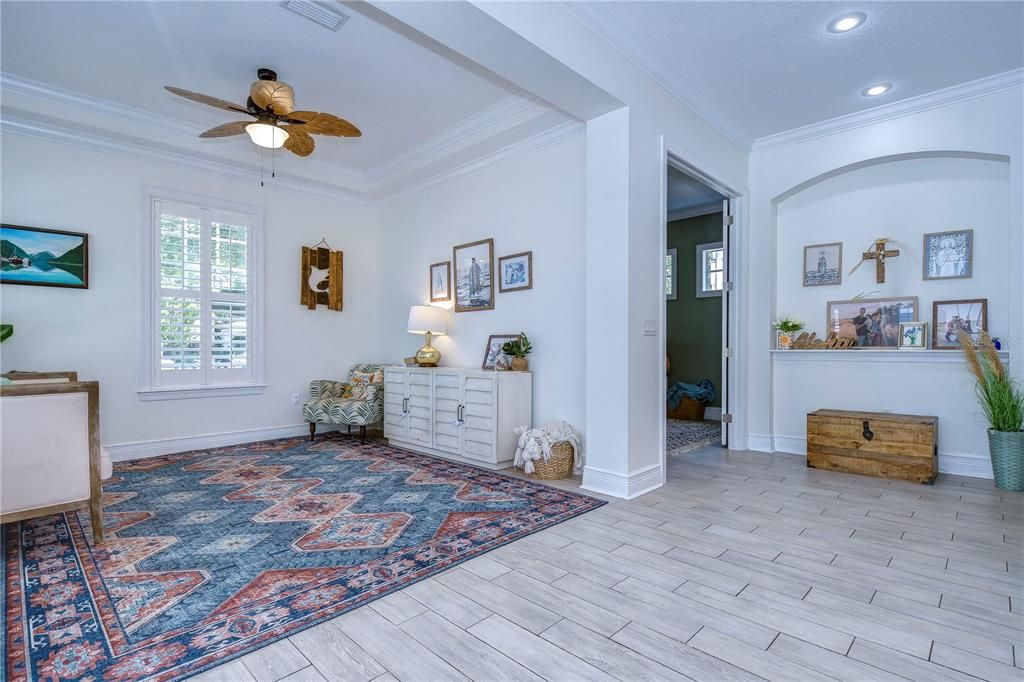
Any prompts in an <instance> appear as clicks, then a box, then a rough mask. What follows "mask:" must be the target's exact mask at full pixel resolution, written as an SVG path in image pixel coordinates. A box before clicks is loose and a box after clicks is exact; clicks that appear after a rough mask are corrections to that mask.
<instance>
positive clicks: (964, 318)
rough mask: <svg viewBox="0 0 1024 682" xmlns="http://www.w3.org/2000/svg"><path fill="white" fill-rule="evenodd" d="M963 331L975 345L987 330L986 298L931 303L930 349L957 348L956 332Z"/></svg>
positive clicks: (957, 338)
mask: <svg viewBox="0 0 1024 682" xmlns="http://www.w3.org/2000/svg"><path fill="white" fill-rule="evenodd" d="M960 331H964V332H967V335H968V336H970V337H971V341H972V342H973V343H974V345H975V346H977V345H978V342H979V341H980V340H981V332H985V331H988V299H987V298H965V299H962V300H959V301H934V302H933V303H932V349H933V350H959V348H960V340H959V337H958V334H957V332H960Z"/></svg>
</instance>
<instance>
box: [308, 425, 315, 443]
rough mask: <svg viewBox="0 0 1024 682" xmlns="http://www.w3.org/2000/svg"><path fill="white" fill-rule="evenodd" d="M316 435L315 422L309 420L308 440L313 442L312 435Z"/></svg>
mask: <svg viewBox="0 0 1024 682" xmlns="http://www.w3.org/2000/svg"><path fill="white" fill-rule="evenodd" d="M315 435H316V422H309V442H311V443H312V442H313V437H314V436H315Z"/></svg>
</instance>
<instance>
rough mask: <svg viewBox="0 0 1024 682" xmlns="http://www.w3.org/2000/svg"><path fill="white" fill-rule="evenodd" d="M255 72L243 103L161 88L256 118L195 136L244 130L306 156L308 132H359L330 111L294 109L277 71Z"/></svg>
mask: <svg viewBox="0 0 1024 682" xmlns="http://www.w3.org/2000/svg"><path fill="white" fill-rule="evenodd" d="M256 74H257V76H258V77H259V80H258V81H256V82H255V83H253V84H252V85H251V86H250V87H249V98H248V99H247V100H246V103H245V106H244V107H242V106H239V105H237V104H234V103H232V102H228V101H227V100H223V99H219V98H217V97H210V96H209V95H202V94H200V93H198V92H192V91H191V90H184V89H182V88H176V87H173V86H170V85H165V86H164V88H165V89H166V90H167V91H168V92H172V93H174V94H175V95H178V96H179V97H184V98H185V99H190V100H192V101H193V102H200V103H202V104H208V105H210V106H211V107H217V108H218V109H227V110H228V111H237V112H238V113H240V114H248V115H249V116H252V117H254V118H255V119H256V120H255V121H233V122H231V123H224V124H222V125H219V126H217V127H215V128H210V129H209V130H207V131H206V132H204V133H201V134H200V135H199V137H205V138H210V137H229V136H231V135H241V134H242V133H248V134H249V137H250V138H251V139H252V141H253V142H254V143H255V144H257V145H259V146H260V147H265V148H267V149H277V148H279V147H284V148H285V149H287V150H288V151H290V152H292V153H293V154H296V155H298V156H309V155H310V154H312V153H313V148H314V147H315V146H316V143H315V142H314V141H313V138H312V137H310V135H330V136H332V137H360V136H362V133H361V132H360V131H359V128H356V127H355V126H354V125H352V124H351V123H349V122H348V121H346V120H345V119H343V118H338V117H337V116H334V115H333V114H325V113H322V112H319V111H294V109H295V91H294V90H292V86H290V85H288V84H287V83H281V82H279V81H278V80H277V73H275V72H274V71H272V70H270V69H259V70H258V71H257V72H256Z"/></svg>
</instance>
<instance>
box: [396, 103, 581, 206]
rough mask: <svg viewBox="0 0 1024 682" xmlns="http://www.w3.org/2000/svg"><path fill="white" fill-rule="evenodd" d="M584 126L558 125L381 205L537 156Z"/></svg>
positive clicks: (577, 133)
mask: <svg viewBox="0 0 1024 682" xmlns="http://www.w3.org/2000/svg"><path fill="white" fill-rule="evenodd" d="M586 130H587V126H586V124H585V123H583V122H582V121H577V120H575V119H573V120H570V121H566V122H564V123H561V124H559V125H557V126H554V127H553V128H548V129H547V130H543V131H541V132H539V133H536V134H534V135H531V136H530V137H528V138H526V139H523V140H520V141H518V142H515V143H513V144H510V145H508V146H506V147H503V148H502V149H499V150H497V151H494V152H492V153H490V154H485V155H484V156H481V157H480V158H478V159H474V160H473V161H470V162H467V163H464V164H462V165H460V166H456V167H455V168H452V169H451V170H448V171H444V172H442V173H438V174H436V175H433V176H431V177H429V178H427V179H425V180H423V181H421V182H418V183H414V184H412V185H409V186H407V187H403V188H401V189H399V190H397V191H395V192H392V193H391V194H389V195H388V196H386V197H382V198H381V200H380V201H381V203H382V204H390V203H395V202H399V201H402V200H404V199H407V198H409V197H411V196H413V195H414V194H418V193H420V192H423V191H425V190H428V189H436V188H437V187H440V186H442V185H447V184H451V183H453V182H456V181H458V180H462V179H463V178H467V177H469V176H471V175H476V174H477V173H482V172H484V171H487V170H490V169H491V168H494V167H496V166H500V165H502V164H505V163H509V162H510V161H515V160H516V159H519V158H522V157H524V156H527V155H529V154H533V153H534V152H539V151H541V150H543V149H547V148H548V147H552V146H554V145H556V144H560V143H562V142H565V141H567V140H571V139H572V138H574V137H578V136H580V135H582V134H584V133H585V132H586Z"/></svg>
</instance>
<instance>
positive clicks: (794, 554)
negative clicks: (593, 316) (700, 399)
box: [194, 447, 1024, 682]
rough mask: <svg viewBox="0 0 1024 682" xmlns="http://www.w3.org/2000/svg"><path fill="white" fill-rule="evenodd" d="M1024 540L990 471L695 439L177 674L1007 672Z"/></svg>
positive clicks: (821, 676) (1023, 637)
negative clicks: (490, 542) (583, 506)
mask: <svg viewBox="0 0 1024 682" xmlns="http://www.w3.org/2000/svg"><path fill="white" fill-rule="evenodd" d="M562 485H565V486H572V485H578V481H576V482H564V483H562ZM1022 543H1024V496H1022V495H1021V494H1020V493H1007V492H1003V491H999V490H996V489H995V487H994V486H993V485H992V483H991V482H990V481H982V480H978V479H970V478H958V477H953V476H940V478H939V480H938V481H937V482H936V484H935V486H923V485H917V484H911V483H903V482H898V481H886V480H880V479H873V478H867V477H861V476H852V475H846V474H840V473H834V472H825V471H818V470H814V469H807V468H806V467H805V466H804V460H803V458H802V457H795V456H791V455H774V456H771V455H765V454H759V453H749V452H730V451H726V450H723V449H721V448H718V447H708V448H703V449H701V450H699V451H696V452H693V453H689V454H686V455H682V456H678V457H673V458H671V460H670V464H669V483H668V485H666V486H665V487H664V488H662V489H660V490H657V491H655V492H653V493H650V494H648V495H644V496H643V497H640V498H638V499H636V500H631V501H628V502H624V501H614V502H612V503H610V504H608V505H606V506H605V507H602V508H601V509H599V510H596V511H594V512H591V513H589V514H586V515H584V516H581V517H578V518H576V519H573V520H572V521H569V522H567V523H563V524H561V525H559V526H556V527H554V528H550V529H547V530H545V531H542V532H540V533H536V534H534V535H532V536H530V537H527V538H524V539H522V540H519V541H517V542H515V543H512V544H510V545H507V546H505V547H503V548H500V549H498V550H495V551H493V552H490V553H489V554H486V555H484V556H481V557H478V558H476V559H473V560H470V561H468V562H466V563H464V564H461V565H460V566H457V567H455V568H453V569H451V570H449V571H447V572H445V573H442V574H439V575H437V576H435V577H433V578H430V579H428V580H424V581H422V582H420V583H417V584H415V585H412V586H410V587H407V588H405V589H403V590H402V591H400V592H396V593H394V594H391V595H389V596H387V597H385V598H383V599H380V600H378V601H376V602H374V603H373V604H370V605H368V606H364V607H362V608H359V609H357V610H355V611H352V612H349V613H347V614H345V615H343V616H340V617H339V618H336V619H334V620H332V621H329V622H326V623H323V624H321V625H319V626H317V627H314V628H311V629H309V630H306V631H304V632H302V633H299V634H296V635H294V636H292V637H290V638H288V639H286V640H282V641H280V642H277V643H276V644H273V645H271V646H269V647H266V648H264V649H261V650H259V651H256V652H254V653H252V654H249V655H247V656H245V657H243V658H240V659H237V660H235V661H231V662H229V663H227V664H225V665H223V666H220V667H218V668H214V669H212V670H210V671H207V672H205V673H203V674H201V675H199V676H198V677H196V678H194V679H197V680H201V681H202V682H214V681H216V680H225V681H229V682H251V681H253V680H256V681H259V682H276V681H278V680H288V681H289V682H298V681H300V680H303V681H318V682H322V681H323V680H358V681H365V680H380V681H383V680H396V679H397V680H404V681H409V682H411V681H414V680H427V681H430V682H434V681H439V680H466V679H470V680H541V679H543V680H552V681H557V682H560V681H562V680H615V679H618V680H624V681H628V682H632V681H634V680H685V679H692V680H715V681H716V682H717V681H718V680H757V679H766V680H907V679H909V680H977V679H983V680H994V681H995V680H1014V681H1015V682H1019V681H1020V680H1022V679H1024V606H1022V604H1024V602H1022V599H1024V570H1022V568H1024V544H1022Z"/></svg>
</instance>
